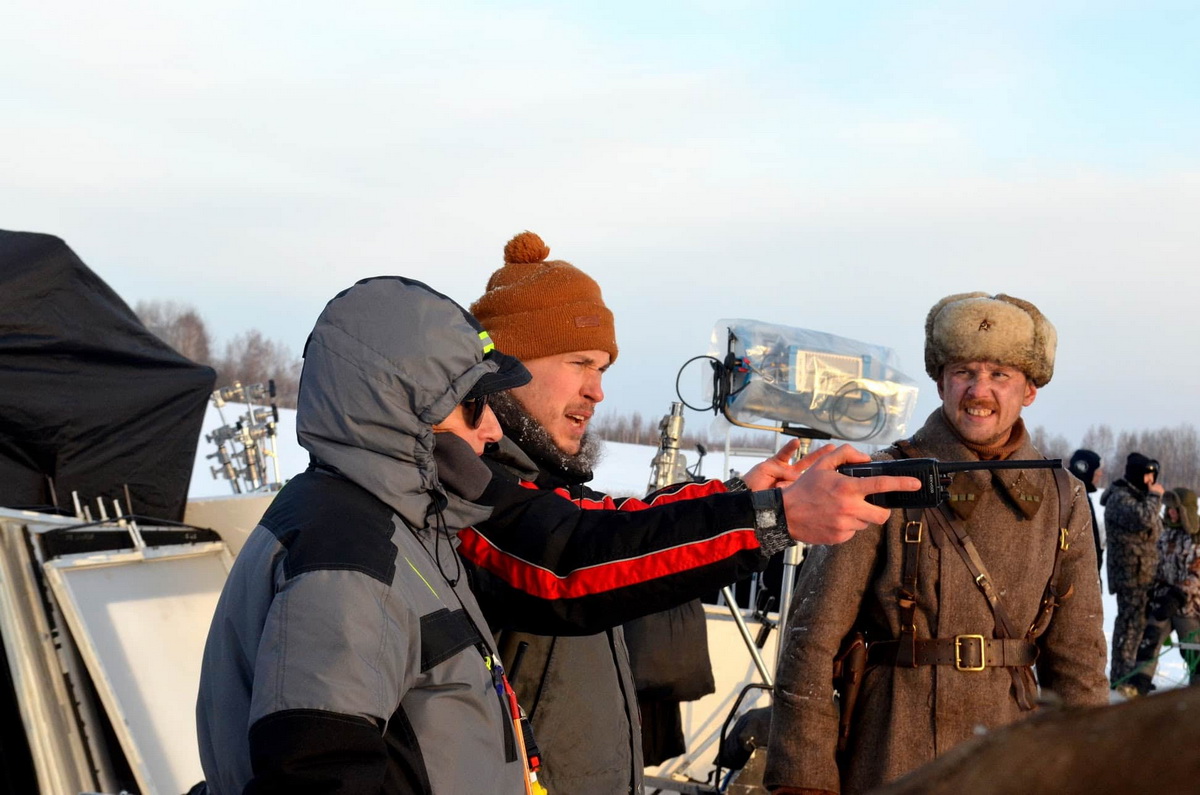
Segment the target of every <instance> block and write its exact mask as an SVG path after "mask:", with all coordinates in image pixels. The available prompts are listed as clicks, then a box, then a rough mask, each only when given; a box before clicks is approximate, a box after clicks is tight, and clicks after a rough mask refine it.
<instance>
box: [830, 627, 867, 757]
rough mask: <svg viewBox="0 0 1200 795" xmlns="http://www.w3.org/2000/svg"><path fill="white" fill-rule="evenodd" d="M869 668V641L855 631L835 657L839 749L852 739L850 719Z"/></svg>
mask: <svg viewBox="0 0 1200 795" xmlns="http://www.w3.org/2000/svg"><path fill="white" fill-rule="evenodd" d="M866 670H867V641H866V638H864V637H863V634H862V633H861V632H855V633H854V634H853V635H850V637H849V638H848V639H847V640H846V643H845V644H844V645H843V646H842V649H841V651H839V652H838V654H837V656H836V657H834V658H833V686H834V688H836V689H837V692H838V706H839V708H840V715H839V717H838V741H837V749H838V751H845V750H846V745H847V743H848V742H849V740H850V719H851V717H852V716H853V715H854V704H855V702H856V701H858V691H859V690H861V689H862V680H863V674H865V673H866Z"/></svg>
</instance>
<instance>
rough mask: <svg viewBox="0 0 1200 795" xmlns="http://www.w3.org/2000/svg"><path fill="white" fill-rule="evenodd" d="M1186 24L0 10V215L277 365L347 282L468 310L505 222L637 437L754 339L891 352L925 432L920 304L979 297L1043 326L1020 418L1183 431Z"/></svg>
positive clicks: (830, 15)
mask: <svg viewBox="0 0 1200 795" xmlns="http://www.w3.org/2000/svg"><path fill="white" fill-rule="evenodd" d="M1198 9H1200V6H1198V5H1197V4H1195V3H1192V2H1137V3H1134V2H1086V3H1085V2H1010V3H1003V4H1001V3H969V2H940V3H937V2H919V3H904V2H873V3H809V2H786V3H785V2H773V3H767V2H761V3H725V2H697V3H685V2H676V3H647V2H641V3H619V2H618V3H612V2H610V3H604V4H599V3H570V4H562V3H507V4H501V3H462V2H441V3H437V4H423V3H422V4H416V3H398V2H366V3H349V4H343V5H341V6H331V5H329V4H327V3H320V4H317V3H305V2H290V3H280V2H273V3H256V4H252V5H251V4H244V3H232V2H221V1H219V0H218V1H217V2H206V3H186V4H184V3H176V2H154V3H152V2H127V1H125V0H116V1H115V2H108V3H104V4H95V3H83V2H66V3H45V2H37V3H35V2H29V1H28V0H17V2H16V3H15V4H14V3H12V2H10V3H7V4H5V6H4V7H3V9H0V102H2V104H0V107H2V108H3V110H0V227H2V228H7V229H21V230H28V231H40V232H49V233H53V234H57V235H59V236H61V237H63V238H64V239H65V240H66V241H67V242H68V243H69V244H70V245H71V246H72V247H73V248H74V249H75V250H76V252H77V253H78V254H79V255H80V256H81V257H82V258H83V259H84V260H85V261H86V262H87V263H88V264H89V265H90V266H91V267H92V268H93V269H94V270H95V271H97V273H99V274H100V275H101V276H102V277H103V278H105V279H106V280H107V281H108V282H109V283H110V284H111V285H112V286H113V288H114V289H116V290H117V291H118V292H119V293H120V294H121V295H122V296H123V297H124V298H125V299H126V300H127V301H128V302H129V303H131V304H132V303H135V302H136V301H138V300H139V299H166V300H178V301H187V302H190V303H192V304H193V305H195V306H196V307H197V309H198V310H199V311H200V312H201V314H202V315H203V316H204V317H205V318H206V319H207V320H208V322H209V325H210V327H211V328H212V330H213V331H214V333H215V334H216V336H217V337H218V339H221V340H224V339H226V338H228V337H229V336H232V335H233V334H234V333H237V332H239V331H242V330H245V329H247V328H250V327H257V328H260V329H261V330H263V331H264V332H265V333H267V334H268V336H271V337H274V338H276V339H279V340H281V341H283V342H285V343H286V344H288V345H290V346H291V347H292V349H293V350H295V351H297V352H298V351H299V350H300V347H301V346H302V344H303V341H304V337H305V335H306V334H307V332H308V330H309V328H310V327H311V325H312V322H313V320H314V319H315V318H316V315H317V313H318V312H319V311H320V309H321V307H322V306H323V305H324V302H325V301H326V300H327V299H328V298H330V297H331V296H332V295H333V294H335V293H336V292H338V291H339V290H341V289H342V288H344V287H346V286H347V285H349V284H350V283H352V282H353V281H355V280H357V279H358V278H361V277H365V276H370V275H376V274H379V273H401V274H404V275H408V276H412V277H415V278H420V279H423V280H425V281H427V282H429V283H430V284H432V285H433V286H435V287H437V288H439V289H441V290H442V291H444V292H446V293H448V294H450V295H451V296H453V297H455V298H457V299H458V300H460V301H461V302H463V303H464V304H466V303H469V302H470V301H471V300H473V299H474V298H476V297H477V296H478V294H479V292H480V291H481V290H482V289H483V286H484V283H485V282H486V279H487V276H488V274H489V273H490V272H491V270H492V269H494V268H495V267H497V266H498V265H499V264H500V260H501V250H502V247H503V245H504V242H505V241H506V240H507V239H508V238H509V237H511V236H512V235H513V234H515V233H516V232H519V231H521V230H523V229H532V230H533V231H536V232H538V233H539V234H540V235H541V236H542V237H543V238H544V239H545V240H546V242H547V243H548V244H549V245H550V247H551V249H552V254H553V256H554V257H558V258H562V259H566V260H568V261H571V262H573V263H574V264H576V265H577V266H579V267H581V268H583V269H584V270H586V271H588V272H589V273H591V274H592V275H593V276H594V277H595V278H597V280H598V281H600V283H601V285H602V287H603V289H604V292H605V297H606V300H607V301H608V303H609V305H610V306H611V307H612V308H613V310H614V311H615V313H616V315H617V321H618V337H619V341H620V345H621V356H620V359H619V361H618V362H617V365H616V367H614V368H613V370H612V371H611V374H610V376H609V377H608V379H607V386H608V391H609V401H608V402H607V405H609V406H611V407H612V408H613V409H615V410H618V411H632V410H639V411H641V412H642V413H643V414H646V415H653V416H657V415H659V414H661V413H662V412H664V411H665V410H666V409H667V407H668V405H669V403H670V401H671V400H672V399H673V398H674V394H673V383H674V377H675V371H676V370H677V369H678V367H679V365H680V364H682V363H683V361H684V360H686V359H687V358H689V357H690V356H693V355H695V354H698V353H703V352H704V351H705V350H706V349H707V346H708V336H709V332H710V331H711V329H712V326H713V323H714V322H715V321H716V320H718V319H719V318H730V317H748V318H754V319H757V320H762V321H765V322H772V323H779V324H785V325H792V326H799V327H804V328H812V329H816V330H820V331H827V332H832V333H835V334H840V335H843V336H848V337H854V338H858V339H862V340H865V341H867V342H871V343H877V344H886V345H891V346H893V347H894V348H896V350H897V351H898V353H899V354H900V356H901V361H902V363H903V364H904V365H905V369H906V370H907V371H908V372H909V374H910V375H912V376H914V377H915V378H917V380H918V381H919V382H920V383H921V384H922V386H923V387H928V388H926V389H925V390H924V393H923V397H922V401H921V404H920V409H919V416H918V417H917V418H916V420H915V421H916V422H918V423H919V421H920V419H922V418H923V416H924V414H925V413H927V412H928V410H930V409H931V408H932V406H933V405H935V401H936V397H935V394H934V390H933V389H932V384H930V383H929V382H928V381H927V379H925V377H924V375H923V372H922V358H921V345H922V336H921V334H922V324H923V321H924V316H925V313H926V311H927V310H928V308H929V307H930V306H931V305H932V304H933V303H934V302H936V301H937V300H938V299H939V298H941V297H942V296H944V295H947V294H949V293H954V292H963V291H970V290H986V291H989V292H1008V293H1012V294H1014V295H1017V296H1020V297H1022V298H1026V299H1028V300H1031V301H1033V302H1034V303H1036V304H1038V306H1039V307H1041V308H1042V310H1043V311H1044V313H1045V314H1046V315H1047V316H1048V317H1049V318H1050V319H1051V320H1052V321H1053V322H1054V323H1055V324H1056V325H1057V326H1058V331H1059V336H1060V348H1059V367H1058V371H1057V373H1056V376H1055V379H1054V381H1053V382H1052V383H1051V384H1050V385H1049V386H1048V387H1047V388H1046V389H1045V390H1043V392H1042V393H1041V394H1040V395H1039V397H1038V400H1037V402H1036V403H1035V404H1034V406H1033V407H1032V408H1031V409H1029V410H1028V412H1027V418H1028V420H1029V422H1030V424H1031V425H1044V426H1046V427H1047V428H1048V429H1049V430H1051V431H1052V432H1055V433H1062V434H1063V435H1064V436H1066V437H1067V438H1068V439H1069V440H1070V441H1072V442H1073V443H1074V442H1077V441H1078V440H1079V438H1080V437H1081V436H1082V434H1083V432H1084V431H1085V430H1086V429H1087V427H1088V426H1089V425H1091V424H1098V423H1108V424H1110V425H1112V426H1114V427H1115V428H1123V427H1130V428H1134V427H1159V426H1162V425H1175V424H1178V423H1182V422H1190V423H1196V424H1200V418H1198V417H1197V413H1198V411H1200V409H1198V408H1197V407H1198V406H1200V361H1198V359H1197V353H1196V347H1197V338H1198V337H1200V334H1198V333H1197V332H1198V331H1200V322H1198V321H1197V320H1196V319H1195V315H1196V312H1195V309H1194V307H1195V300H1196V299H1195V296H1196V294H1197V287H1198V286H1200V277H1198V276H1197V273H1196V269H1197V259H1198V258H1197V251H1198V250H1200V223H1198V222H1197V217H1198V216H1200V143H1198V142H1200V112H1198V109H1200V108H1198V100H1197V96H1198V90H1197V89H1198V88H1200V86H1198V85H1197V84H1198V81H1200V54H1198V52H1200V48H1198V47H1197V46H1196V42H1198V41H1200V10H1198ZM688 422H689V424H692V425H695V424H697V423H704V422H706V420H705V419H704V418H703V417H701V416H700V415H694V414H690V413H689V419H688Z"/></svg>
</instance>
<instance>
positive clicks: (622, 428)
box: [591, 411, 777, 455]
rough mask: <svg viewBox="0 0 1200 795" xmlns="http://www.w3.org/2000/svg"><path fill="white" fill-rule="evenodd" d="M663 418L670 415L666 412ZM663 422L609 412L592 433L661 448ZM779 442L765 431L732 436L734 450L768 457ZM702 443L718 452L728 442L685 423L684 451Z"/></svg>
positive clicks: (608, 439)
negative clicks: (762, 454) (757, 453)
mask: <svg viewBox="0 0 1200 795" xmlns="http://www.w3.org/2000/svg"><path fill="white" fill-rule="evenodd" d="M663 416H666V412H664V413H663ZM661 423H662V416H660V417H654V418H653V419H649V420H647V419H646V418H644V417H643V416H642V414H641V412H638V411H635V412H633V413H632V414H621V415H618V414H608V413H605V414H602V415H599V416H597V418H596V419H595V420H594V421H593V422H592V426H591V430H592V433H594V434H596V436H598V437H599V438H601V439H604V440H605V441H609V442H624V443H627V444H647V445H654V446H657V445H658V444H659V443H660V440H661V439H662V430H661ZM776 443H777V439H776V436H775V434H773V433H769V432H763V431H759V432H752V431H740V432H737V433H734V434H731V435H730V437H729V444H730V446H731V447H736V448H738V449H743V450H757V451H763V452H764V455H765V454H766V453H767V451H771V450H774V449H775V446H776ZM698 444H702V445H704V447H705V448H706V449H708V450H710V452H716V448H717V447H720V448H724V446H725V439H724V437H722V438H720V439H713V438H712V437H710V436H709V435H708V433H706V432H704V431H695V430H688V428H687V425H686V424H685V425H684V431H683V434H682V436H681V437H680V440H679V447H680V449H682V450H694V449H695V448H696V445H698Z"/></svg>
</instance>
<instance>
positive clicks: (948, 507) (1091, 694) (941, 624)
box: [764, 293, 1108, 795]
mask: <svg viewBox="0 0 1200 795" xmlns="http://www.w3.org/2000/svg"><path fill="white" fill-rule="evenodd" d="M1055 343H1056V333H1055V330H1054V327H1053V326H1052V325H1051V324H1050V322H1049V321H1048V320H1046V318H1045V317H1043V316H1042V314H1041V312H1039V311H1038V309H1037V307H1035V306H1034V305H1033V304H1031V303H1029V302H1027V301H1022V300H1020V299H1018V298H1013V297H1011V296H1007V295H996V296H989V295H987V294H986V293H966V294H961V295H952V296H949V297H947V298H944V299H942V300H941V301H939V302H938V303H937V304H936V305H934V307H933V308H932V309H931V310H930V312H929V314H928V316H927V319H926V324H925V369H926V371H927V372H928V373H929V376H930V377H931V378H933V379H934V381H935V382H936V383H937V387H938V395H939V396H940V397H941V399H942V405H941V407H939V408H938V409H937V410H935V411H934V412H933V413H932V414H931V415H930V416H929V419H928V420H926V422H925V425H924V426H923V427H922V428H921V429H920V430H918V431H917V433H916V434H914V435H913V436H912V437H911V438H910V439H908V440H905V441H901V442H899V443H897V444H896V445H895V446H893V447H891V448H889V449H887V450H885V451H883V452H882V453H880V454H878V458H881V459H894V458H922V457H927V458H935V459H938V460H942V461H969V462H975V461H998V460H1029V459H1041V458H1043V456H1042V455H1041V453H1039V452H1038V450H1037V449H1036V448H1035V447H1034V446H1033V443H1032V442H1031V440H1030V437H1029V434H1028V433H1027V432H1026V429H1025V424H1024V422H1023V420H1022V419H1021V410H1022V409H1023V408H1024V407H1027V406H1029V405H1030V404H1032V403H1033V401H1034V398H1035V396H1036V395H1037V391H1038V389H1039V388H1040V387H1043V386H1045V385H1046V383H1047V382H1048V381H1049V380H1050V378H1051V376H1052V374H1053V370H1054V351H1055ZM1086 500H1087V497H1086V495H1085V494H1084V491H1083V486H1082V484H1080V483H1079V482H1078V481H1077V480H1075V479H1073V478H1071V477H1069V476H1068V475H1067V474H1066V473H1065V472H1064V471H1062V470H1057V471H1052V470H1047V469H1024V468H1022V469H998V470H992V471H984V470H974V471H967V472H959V473H957V474H955V475H954V477H953V480H952V481H951V484H950V486H949V500H948V501H947V502H946V503H943V504H942V505H941V506H939V507H937V508H927V509H924V510H920V509H899V508H898V509H895V510H893V511H892V512H891V516H890V518H889V519H888V521H887V522H886V523H885V524H883V525H875V526H872V527H869V528H867V529H866V530H863V531H861V532H859V533H857V534H856V535H855V537H854V538H852V539H851V540H850V541H848V542H846V543H845V544H841V545H839V546H836V547H830V546H820V547H815V548H814V549H813V550H812V551H811V552H810V553H809V556H808V559H807V560H805V562H804V566H803V568H802V569H801V570H800V577H799V581H798V582H797V585H796V602H795V606H794V607H793V610H792V614H791V617H790V619H789V620H788V624H787V629H786V632H785V635H784V636H783V638H782V642H783V644H784V649H783V652H782V654H781V657H780V668H779V672H778V675H777V677H776V686H775V700H774V704H773V706H772V723H771V733H770V743H769V751H768V755H767V767H766V771H765V779H764V780H765V783H766V785H767V787H768V788H770V789H772V790H774V791H775V792H778V793H805V794H806V795H810V794H812V793H837V792H842V793H851V792H854V793H857V792H864V791H867V790H871V789H874V788H875V787H878V786H879V785H881V784H884V783H886V782H888V781H891V780H893V779H895V778H898V777H899V776H901V775H903V774H904V773H906V772H908V771H910V770H912V769H914V768H916V767H918V766H920V765H922V764H925V763H927V762H929V761H931V760H933V759H934V758H936V757H938V756H940V755H942V754H944V753H946V752H947V751H949V750H950V749H951V748H953V747H954V746H956V745H958V744H959V743H962V742H964V741H965V740H968V739H970V738H972V737H974V736H975V735H976V734H978V733H979V732H980V731H981V730H987V729H992V728H995V727H999V726H1003V725H1005V724H1008V723H1012V722H1014V721H1016V720H1018V719H1019V718H1020V717H1021V716H1023V715H1028V714H1030V713H1031V711H1032V710H1033V709H1034V708H1035V707H1036V703H1037V688H1038V687H1039V686H1040V687H1041V688H1044V689H1048V690H1053V691H1054V692H1055V693H1056V694H1057V695H1058V696H1059V697H1060V698H1061V699H1062V701H1063V702H1064V703H1066V704H1068V705H1072V706H1076V705H1078V706H1083V705H1093V704H1103V703H1106V702H1107V699H1108V692H1107V687H1106V682H1105V679H1104V632H1103V626H1102V616H1101V604H1100V582H1099V578H1098V577H1097V575H1096V550H1095V545H1094V544H1093V542H1092V533H1091V528H1090V527H1089V524H1090V522H1091V514H1090V513H1089V512H1088V509H1087V507H1086V505H1085V504H1084V503H1085V502H1086ZM859 632H861V633H862V634H863V636H864V638H865V642H866V653H865V668H864V669H863V670H862V672H861V673H860V676H861V680H860V681H861V686H860V688H859V690H858V693H857V701H856V704H855V706H854V707H853V709H852V711H850V712H849V713H848V714H847V715H846V716H845V717H846V722H845V723H842V717H843V716H842V715H841V714H840V713H839V708H838V704H837V702H836V701H835V697H834V693H833V686H832V682H831V671H832V669H833V662H834V659H835V657H836V656H837V655H838V653H839V650H840V649H842V648H845V647H846V641H847V640H848V639H850V638H853V637H854V636H855V635H856V633H859ZM1035 665H1036V669H1037V671H1036V674H1037V676H1036V682H1035V681H1034V673H1033V668H1034V666H1035ZM841 695H842V696H843V697H844V696H845V695H846V694H845V693H842V694H841ZM839 746H841V747H839Z"/></svg>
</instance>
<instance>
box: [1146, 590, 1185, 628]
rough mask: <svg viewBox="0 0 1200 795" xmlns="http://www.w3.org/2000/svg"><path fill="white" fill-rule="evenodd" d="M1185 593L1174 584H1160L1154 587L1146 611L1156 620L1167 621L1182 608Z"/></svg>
mask: <svg viewBox="0 0 1200 795" xmlns="http://www.w3.org/2000/svg"><path fill="white" fill-rule="evenodd" d="M1186 603H1187V594H1185V593H1184V592H1183V591H1181V590H1180V589H1179V588H1178V587H1176V586H1174V585H1160V586H1159V587H1158V588H1156V589H1155V592H1154V596H1153V597H1152V598H1151V600H1150V604H1148V605H1147V606H1146V611H1147V612H1148V613H1149V614H1150V616H1151V617H1153V618H1154V619H1156V620H1158V621H1169V620H1170V619H1171V618H1172V617H1174V616H1175V615H1176V614H1178V613H1179V611H1180V610H1181V609H1183V606H1184V604H1186Z"/></svg>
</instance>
